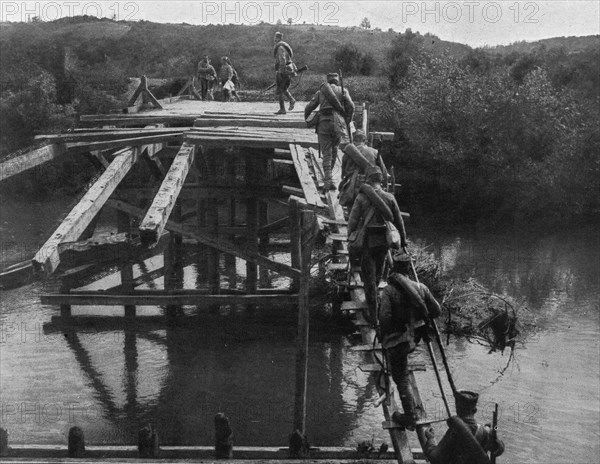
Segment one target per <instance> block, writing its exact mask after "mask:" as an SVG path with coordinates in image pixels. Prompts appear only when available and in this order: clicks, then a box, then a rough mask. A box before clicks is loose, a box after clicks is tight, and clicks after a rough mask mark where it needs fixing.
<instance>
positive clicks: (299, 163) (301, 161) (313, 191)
mask: <svg viewBox="0 0 600 464" xmlns="http://www.w3.org/2000/svg"><path fill="white" fill-rule="evenodd" d="M290 152H291V153H292V160H294V166H295V167H296V174H298V179H299V180H300V185H301V186H302V190H303V191H304V198H305V199H306V202H307V203H308V204H309V205H314V206H318V207H320V208H325V207H326V205H325V203H323V200H321V196H320V194H319V191H318V190H317V186H316V185H315V181H314V180H313V177H312V175H311V171H310V168H309V167H308V163H307V162H306V153H305V152H304V149H303V148H302V147H299V146H298V145H294V144H290Z"/></svg>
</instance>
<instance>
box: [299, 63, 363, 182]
mask: <svg viewBox="0 0 600 464" xmlns="http://www.w3.org/2000/svg"><path fill="white" fill-rule="evenodd" d="M317 107H319V122H318V123H317V135H318V138H319V148H320V150H321V154H322V156H323V170H324V171H325V172H324V175H325V179H324V181H325V190H335V189H336V186H335V184H334V183H333V179H332V175H331V171H332V169H333V165H334V164H335V160H336V158H337V150H338V147H339V146H340V143H341V142H342V140H343V139H344V140H345V139H346V138H347V137H349V134H348V130H347V127H348V125H349V124H350V122H351V121H352V118H353V117H354V102H353V101H352V98H351V97H350V93H349V92H348V89H344V93H343V94H342V88H341V87H340V78H339V76H338V74H337V73H329V74H327V82H324V83H323V84H321V86H320V87H319V90H317V92H316V93H315V94H314V96H313V97H312V99H311V100H310V102H308V104H307V105H306V107H305V108H304V118H305V119H308V117H309V115H310V113H312V112H313V111H314V110H316V109H317Z"/></svg>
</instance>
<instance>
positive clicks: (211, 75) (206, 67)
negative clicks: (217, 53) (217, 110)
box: [198, 55, 217, 101]
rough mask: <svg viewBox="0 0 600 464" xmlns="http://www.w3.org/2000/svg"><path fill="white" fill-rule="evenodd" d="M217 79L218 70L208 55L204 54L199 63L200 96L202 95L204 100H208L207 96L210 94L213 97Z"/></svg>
mask: <svg viewBox="0 0 600 464" xmlns="http://www.w3.org/2000/svg"><path fill="white" fill-rule="evenodd" d="M216 79H217V72H216V71H215V68H214V67H213V65H211V64H210V58H209V57H208V55H204V58H202V60H201V61H200V62H199V63H198V80H199V81H200V96H201V97H202V101H204V100H206V97H207V96H210V97H211V99H212V88H213V84H214V83H215V80H216Z"/></svg>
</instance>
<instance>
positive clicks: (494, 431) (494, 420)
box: [490, 403, 498, 464]
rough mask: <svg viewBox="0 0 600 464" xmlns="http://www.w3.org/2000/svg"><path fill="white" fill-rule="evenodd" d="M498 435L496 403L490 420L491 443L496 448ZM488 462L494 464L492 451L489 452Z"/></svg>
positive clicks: (494, 458) (494, 459)
mask: <svg viewBox="0 0 600 464" xmlns="http://www.w3.org/2000/svg"><path fill="white" fill-rule="evenodd" d="M497 434H498V403H496V407H495V408H494V416H493V418H492V443H493V444H494V446H496V441H497V438H496V437H497ZM490 462H491V464H496V453H495V452H494V451H490Z"/></svg>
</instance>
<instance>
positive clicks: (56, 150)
mask: <svg viewBox="0 0 600 464" xmlns="http://www.w3.org/2000/svg"><path fill="white" fill-rule="evenodd" d="M66 152H67V150H66V147H65V145H63V144H59V143H53V144H51V145H45V146H43V147H40V148H36V149H34V150H31V151H29V152H27V153H24V154H23V155H19V156H17V157H15V158H12V159H9V160H8V161H4V162H3V163H0V181H3V180H5V179H8V178H9V177H12V176H14V175H16V174H19V173H21V172H23V171H27V170H28V169H31V168H34V167H36V166H39V165H40V164H43V163H46V162H47V161H50V160H53V159H55V158H58V157H59V156H62V155H64V154H65V153H66Z"/></svg>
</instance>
